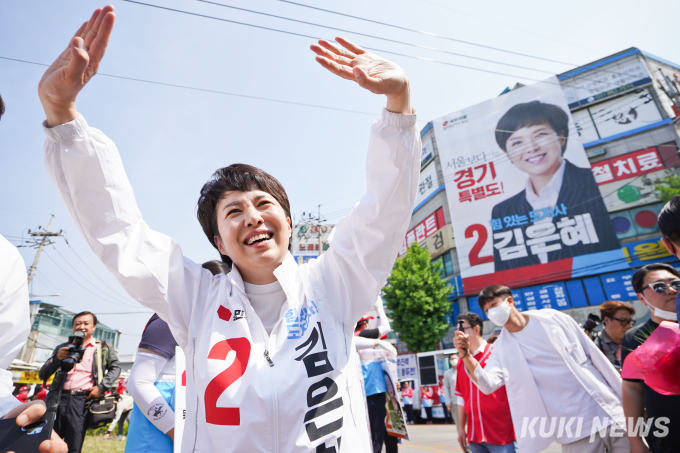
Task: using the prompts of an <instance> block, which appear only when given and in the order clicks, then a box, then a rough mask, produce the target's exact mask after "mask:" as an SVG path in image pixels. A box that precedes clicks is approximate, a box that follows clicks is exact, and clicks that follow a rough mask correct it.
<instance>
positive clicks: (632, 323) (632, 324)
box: [612, 317, 635, 327]
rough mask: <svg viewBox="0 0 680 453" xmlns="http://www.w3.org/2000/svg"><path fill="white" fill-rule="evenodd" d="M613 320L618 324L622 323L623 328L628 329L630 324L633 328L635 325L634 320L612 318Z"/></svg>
mask: <svg viewBox="0 0 680 453" xmlns="http://www.w3.org/2000/svg"><path fill="white" fill-rule="evenodd" d="M612 319H615V320H617V321H618V322H620V323H621V326H622V327H626V326H627V325H628V324H630V326H631V327H633V326H634V325H635V320H634V319H623V318H614V317H612Z"/></svg>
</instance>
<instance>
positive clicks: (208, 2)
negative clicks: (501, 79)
mask: <svg viewBox="0 0 680 453" xmlns="http://www.w3.org/2000/svg"><path fill="white" fill-rule="evenodd" d="M124 1H127V0H124ZM196 1H199V2H201V3H207V4H210V5H216V6H221V7H223V8H230V9H235V10H238V11H245V12H248V13H252V14H260V15H262V16H267V17H274V18H276V19H282V20H288V21H291V22H297V23H300V24H306V25H312V26H314V27H321V28H327V29H329V30H336V31H341V32H344V33H351V34H354V35H358V36H365V37H367V38H373V39H379V40H381V41H387V42H392V43H395V44H401V45H404V46H409V47H416V48H419V49H425V50H431V51H433V52H441V53H446V54H449V55H455V56H457V57H464V58H471V59H473V60H479V61H485V62H487V63H494V64H500V65H503V66H510V67H513V68H519V69H527V70H529V71H537V72H543V73H546V74H554V73H553V72H552V71H545V70H543V69H536V68H530V67H527V66H520V65H516V64H511V63H503V62H501V61H496V60H489V59H486V58H481V57H475V56H472V55H465V54H460V53H456V52H451V51H448V50H444V49H438V48H436V47H430V46H423V45H420V44H413V43H410V42H405V41H399V40H396V39H390V38H383V37H381V36H375V35H369V34H367V33H362V32H358V31H352V30H347V29H344V28H338V27H333V26H330V25H322V24H317V23H314V22H307V21H304V20H299V19H293V18H290V17H284V16H277V15H275V14H269V13H264V12H261V11H254V10H251V9H246V8H240V7H238V6H232V5H226V4H224V3H217V2H212V1H209V0H196Z"/></svg>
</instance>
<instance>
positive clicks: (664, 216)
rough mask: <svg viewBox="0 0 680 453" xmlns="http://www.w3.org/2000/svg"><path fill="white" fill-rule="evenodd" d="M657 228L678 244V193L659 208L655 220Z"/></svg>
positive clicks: (679, 240) (679, 212) (679, 232)
mask: <svg viewBox="0 0 680 453" xmlns="http://www.w3.org/2000/svg"><path fill="white" fill-rule="evenodd" d="M657 223H658V225H659V230H661V234H663V235H664V237H666V238H668V240H670V241H671V242H672V243H673V244H679V245H680V195H676V196H674V197H673V198H671V200H670V201H669V202H668V203H666V205H665V206H664V207H663V208H661V212H659V219H658V221H657Z"/></svg>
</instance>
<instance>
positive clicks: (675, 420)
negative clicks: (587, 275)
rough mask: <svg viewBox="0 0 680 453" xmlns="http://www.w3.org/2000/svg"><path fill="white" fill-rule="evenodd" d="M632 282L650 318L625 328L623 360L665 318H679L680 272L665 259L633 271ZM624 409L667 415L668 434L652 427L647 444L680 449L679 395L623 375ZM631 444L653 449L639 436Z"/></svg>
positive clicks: (657, 449)
mask: <svg viewBox="0 0 680 453" xmlns="http://www.w3.org/2000/svg"><path fill="white" fill-rule="evenodd" d="M631 283H632V284H633V289H634V290H635V293H636V294H637V297H638V299H639V300H640V302H642V303H643V304H645V305H646V306H647V307H649V311H650V314H651V318H650V319H649V320H648V321H647V322H645V323H644V324H641V325H639V326H636V327H634V328H632V329H630V330H629V331H628V332H626V335H625V336H624V338H623V341H622V342H621V353H622V355H621V356H622V363H623V362H625V360H626V357H627V356H628V354H630V353H631V352H633V351H634V350H635V349H637V348H638V347H640V346H641V345H642V344H643V343H644V342H645V340H647V338H649V336H650V335H651V334H652V333H653V332H654V331H655V330H656V328H657V327H659V324H661V323H662V322H663V321H671V322H678V318H677V315H676V313H675V311H674V308H675V299H676V297H678V294H680V272H678V271H677V270H676V269H675V268H674V267H672V266H670V265H668V264H664V263H655V264H648V265H647V266H644V267H642V268H640V269H638V270H637V271H636V272H635V274H633V279H632V282H631ZM669 346H670V345H669ZM678 374H680V370H679V371H678ZM623 410H624V412H625V414H626V417H635V418H636V419H637V417H643V416H644V413H645V410H646V411H647V417H649V418H651V417H654V419H658V418H660V417H666V418H668V420H669V421H670V423H669V425H668V429H669V432H668V435H666V436H656V435H655V431H656V430H651V431H650V433H649V435H648V436H647V444H648V445H649V446H651V447H652V449H651V451H653V452H654V453H670V452H677V451H678V446H680V395H663V394H661V393H659V392H657V391H655V390H654V389H652V388H651V387H649V386H648V385H647V384H646V383H645V382H644V381H643V380H639V379H625V378H624V380H623ZM630 445H631V450H632V451H634V452H635V453H638V452H643V453H648V452H649V451H650V449H649V448H648V447H647V446H646V445H644V443H643V441H642V437H640V436H631V437H630Z"/></svg>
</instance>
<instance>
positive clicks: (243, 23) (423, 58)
mask: <svg viewBox="0 0 680 453" xmlns="http://www.w3.org/2000/svg"><path fill="white" fill-rule="evenodd" d="M122 1H124V2H128V3H135V4H137V5H142V6H148V7H151V8H157V9H163V10H166V11H173V12H177V13H182V14H188V15H190V16H196V17H203V18H206V19H213V20H218V21H221V22H228V23H232V24H237V25H243V26H246V27H253V28H258V29H262V30H268V31H273V32H276V33H284V34H288V35H293V36H300V37H303V38H310V39H314V40H320V39H323V38H320V37H318V36H311V35H305V34H302V33H295V32H291V31H286V30H280V29H276V28H271V27H265V26H262V25H255V24H250V23H247V22H239V21H235V20H230V19H223V18H221V17H215V16H209V15H206V14H199V13H194V12H190V11H184V10H179V9H174V8H168V7H165V6H159V5H153V4H150V3H143V2H139V1H135V0H122ZM199 1H202V0H199ZM280 1H283V0H280ZM214 4H216V5H221V4H219V3H214ZM222 6H225V5H222ZM248 11H250V10H248ZM252 12H255V11H252ZM258 14H259V13H258ZM276 17H278V16H276ZM282 18H283V17H282ZM284 19H287V18H284ZM290 20H294V19H290ZM315 25H318V26H322V25H319V24H315ZM350 33H353V32H350ZM424 33H425V32H424ZM367 36H368V35H367ZM378 39H381V38H378ZM409 45H410V44H409ZM362 47H363V48H364V49H367V50H373V51H375V52H379V53H387V54H391V55H398V56H401V57H405V58H412V59H415V60H421V61H429V62H431V63H437V64H443V65H447V66H453V67H457V68H462V69H470V70H472V71H479V72H486V73H489V74H496V75H503V76H509V77H514V78H517V79H524V80H531V81H533V82H541V83H546V84H549V85H557V86H560V87H561V84H560V83H559V82H548V81H546V80H540V79H534V78H532V77H527V76H520V75H516V74H508V73H505V72H500V71H491V70H488V69H481V68H475V67H472V66H465V65H460V64H455V63H450V62H448V61H442V60H435V59H432V58H425V57H419V56H416V55H409V54H404V53H400V52H393V51H390V50H384V49H377V48H375V47H365V46H362ZM519 55H523V54H519ZM471 58H472V57H471ZM487 61H492V62H494V63H498V64H505V63H501V62H499V61H495V60H487ZM562 64H567V65H570V66H576V65H575V64H572V63H562ZM531 70H534V71H535V70H536V69H531ZM601 71H602V72H607V73H612V74H619V75H621V73H619V72H616V71H608V70H604V69H602V70H601ZM543 72H547V71H543ZM550 74H552V73H550ZM582 80H586V81H596V80H593V79H587V78H582Z"/></svg>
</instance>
